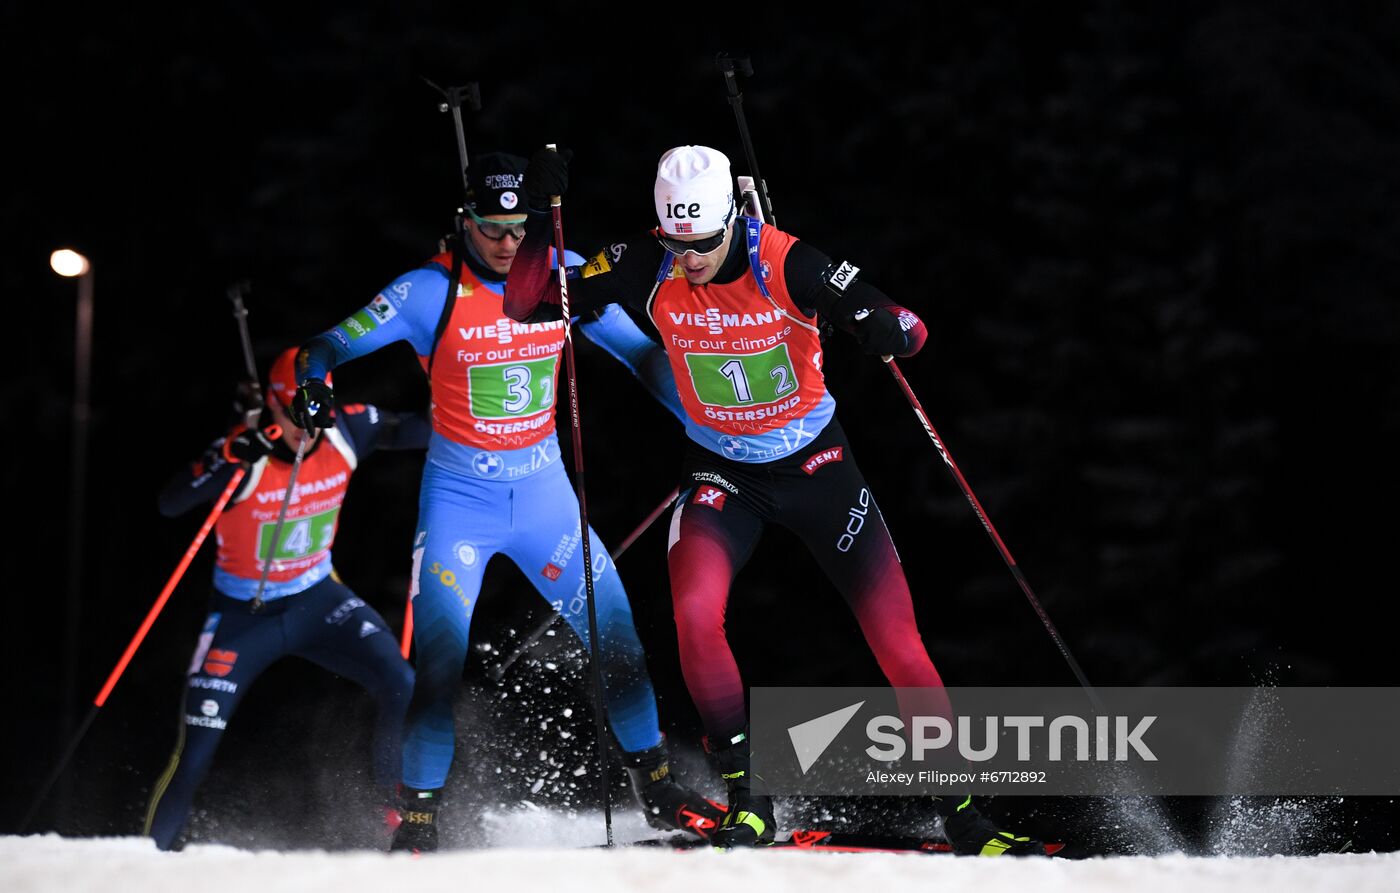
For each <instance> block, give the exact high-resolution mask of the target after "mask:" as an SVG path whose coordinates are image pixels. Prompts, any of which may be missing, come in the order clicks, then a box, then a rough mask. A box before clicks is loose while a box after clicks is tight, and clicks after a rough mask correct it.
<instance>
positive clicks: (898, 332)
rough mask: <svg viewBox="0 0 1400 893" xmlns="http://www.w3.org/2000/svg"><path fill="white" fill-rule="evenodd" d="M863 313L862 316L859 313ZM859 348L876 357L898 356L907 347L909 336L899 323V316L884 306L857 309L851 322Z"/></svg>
mask: <svg viewBox="0 0 1400 893" xmlns="http://www.w3.org/2000/svg"><path fill="white" fill-rule="evenodd" d="M862 313H864V314H865V315H864V316H862V315H861V314H862ZM852 324H853V325H854V326H855V336H856V341H858V342H860V349H861V350H863V351H865V352H866V353H868V354H873V355H875V356H877V357H890V356H899V355H900V354H902V353H904V352H905V351H906V350H908V349H909V336H908V335H906V334H905V333H904V329H903V328H902V327H901V326H900V324H899V317H898V316H896V315H895V314H893V313H891V312H890V311H888V310H886V309H885V308H884V307H876V308H875V309H874V310H870V311H864V310H861V311H857V312H856V314H855V316H854V319H853V323H852Z"/></svg>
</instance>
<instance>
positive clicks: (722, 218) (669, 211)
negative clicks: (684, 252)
mask: <svg viewBox="0 0 1400 893" xmlns="http://www.w3.org/2000/svg"><path fill="white" fill-rule="evenodd" d="M654 195H655V198H656V218H657V219H658V220H659V221H661V231H662V232H664V233H666V234H667V235H668V236H686V235H691V234H693V233H712V232H714V231H715V230H717V229H724V228H725V227H726V226H728V225H729V222H730V221H731V220H733V219H734V182H733V180H731V179H730V176H729V159H728V158H727V157H725V154H724V153H723V152H721V151H719V150H718V149H711V148H709V147H708V146H677V147H676V148H674V149H671V150H670V151H668V152H667V153H666V154H665V155H662V156H661V162H660V164H658V165H657V166H656V190H655V192H654Z"/></svg>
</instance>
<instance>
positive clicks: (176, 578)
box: [19, 425, 282, 834]
mask: <svg viewBox="0 0 1400 893" xmlns="http://www.w3.org/2000/svg"><path fill="white" fill-rule="evenodd" d="M273 430H276V435H275V436H277V437H281V436H282V432H281V430H280V429H277V427H276V426H275V425H274V426H272V428H269V429H268V431H269V436H272V435H271V432H272V431H273ZM247 473H248V472H247V470H246V469H244V468H241V467H240V468H238V469H236V470H235V471H234V472H233V478H232V479H231V480H230V481H229V482H228V485H227V486H226V487H224V492H223V493H221V494H219V498H218V501H216V502H215V503H214V508H213V509H211V510H210V512H209V517H207V518H205V519H204V524H203V525H202V526H200V528H199V533H197V534H195V537H194V539H193V540H192V541H191V542H190V545H189V548H187V549H186V550H185V555H184V557H183V558H181V559H180V563H179V564H177V565H176V566H175V572H174V573H172V574H171V575H170V579H169V580H167V581H166V583H165V588H164V589H162V590H161V591H160V595H159V596H157V597H156V601H155V604H153V605H151V609H150V610H149V611H147V612H146V619H145V620H143V621H142V622H141V626H140V628H139V629H137V630H136V635H135V636H132V638H131V642H130V643H128V644H127V646H126V650H125V651H124V652H122V656H121V659H120V660H118V661H117V665H116V666H115V667H113V668H112V672H111V673H110V674H109V675H108V676H107V681H106V683H104V684H103V686H102V690H101V691H99V692H98V693H97V697H96V698H94V699H93V701H92V707H90V708H89V709H88V713H87V716H86V717H85V718H84V719H83V722H82V724H81V725H80V726H79V727H78V731H77V734H75V735H74V736H73V737H72V738H71V739H70V740H69V741H68V746H67V747H65V748H64V750H63V755H62V756H61V757H59V759H58V765H57V766H55V767H54V769H53V772H51V773H50V774H49V777H48V779H47V780H46V781H45V782H44V785H43V787H41V788H40V789H39V794H38V796H37V797H35V798H34V802H33V803H31V804H30V805H29V811H28V812H26V813H25V814H24V818H23V820H21V821H20V823H19V833H21V834H23V833H24V832H25V831H26V830H28V828H29V823H30V821H32V820H33V818H34V814H35V813H36V812H38V811H39V806H40V805H41V804H43V802H44V798H45V797H47V796H48V795H49V791H50V790H51V789H52V788H53V785H54V782H56V781H58V777H59V776H60V775H62V774H63V770H64V769H65V768H66V767H67V766H68V761H69V760H71V759H72V758H73V754H74V752H75V751H77V749H78V744H79V742H81V741H82V740H83V736H84V735H86V734H87V730H88V727H89V726H91V725H92V721H93V719H95V718H96V717H97V711H98V710H101V709H102V705H103V704H105V703H107V698H108V696H109V695H111V694H112V689H114V688H116V686H117V680H118V679H120V678H121V677H122V673H124V672H126V666H127V664H129V663H131V658H132V657H133V656H134V655H135V654H136V649H137V648H140V647H141V643H142V641H144V640H145V638H146V633H148V632H150V629H151V625H152V624H154V623H155V622H156V617H157V616H159V615H160V612H161V610H162V609H164V608H165V603H166V602H167V601H169V600H170V594H171V593H172V592H174V591H175V587H176V586H177V585H179V583H180V578H181V577H183V576H184V575H185V569H186V568H188V567H189V566H190V562H191V561H193V560H194V556H195V554H196V553H197V552H199V547H200V546H202V545H204V540H205V538H206V537H207V536H209V531H210V530H212V529H213V527H214V522H215V521H217V520H219V515H221V514H223V511H224V507H225V506H227V505H228V501H229V500H230V499H232V498H233V494H234V493H236V492H237V491H238V485H239V484H241V483H242V482H243V476H244V475H246V474H247Z"/></svg>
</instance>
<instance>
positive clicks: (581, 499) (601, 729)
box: [549, 143, 613, 847]
mask: <svg viewBox="0 0 1400 893" xmlns="http://www.w3.org/2000/svg"><path fill="white" fill-rule="evenodd" d="M549 148H550V149H551V150H553V149H554V144H553V143H551V144H550V145H549ZM562 204H563V202H562V201H561V199H560V197H559V196H557V195H551V196H550V197H549V210H550V213H551V215H552V216H553V219H554V254H555V264H556V266H557V267H558V270H559V303H560V305H561V309H562V311H563V315H564V364H565V366H566V368H567V369H568V374H569V422H570V425H571V426H572V431H573V436H574V437H573V439H574V490H575V493H576V494H577V496H578V517H579V531H580V536H581V537H582V539H583V550H582V551H583V585H584V594H585V596H586V601H587V602H588V646H589V647H588V650H589V658H590V659H589V663H590V664H591V665H592V670H593V673H592V675H593V719H594V724H595V725H596V727H597V733H598V763H599V765H600V767H601V771H600V772H599V773H598V790H599V793H600V794H601V795H602V798H603V828H604V831H605V832H606V835H607V844H606V845H607V846H609V847H611V846H612V845H613V828H612V803H611V798H610V797H609V796H608V738H607V732H608V724H607V717H606V716H604V714H603V665H602V660H601V658H600V657H599V649H600V643H599V641H598V605H597V600H596V599H595V597H594V592H593V551H592V547H591V546H590V545H589V536H588V498H587V496H586V494H585V491H584V486H583V430H582V428H581V427H580V424H579V410H578V368H577V367H576V366H575V365H574V339H573V327H572V325H571V321H570V319H569V280H568V274H567V273H566V271H565V267H566V266H567V263H566V262H565V260H564V218H563V215H562V212H561V205H562Z"/></svg>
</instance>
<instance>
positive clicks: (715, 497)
mask: <svg viewBox="0 0 1400 893" xmlns="http://www.w3.org/2000/svg"><path fill="white" fill-rule="evenodd" d="M724 497H725V493H724V491H723V490H721V489H719V488H718V487H711V486H710V485H709V484H706V485H705V486H703V487H701V488H699V489H698V490H696V491H695V498H694V499H692V500H691V502H692V503H693V504H695V505H708V506H709V507H710V508H712V509H718V510H720V511H724Z"/></svg>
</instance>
